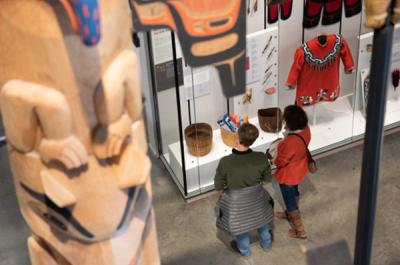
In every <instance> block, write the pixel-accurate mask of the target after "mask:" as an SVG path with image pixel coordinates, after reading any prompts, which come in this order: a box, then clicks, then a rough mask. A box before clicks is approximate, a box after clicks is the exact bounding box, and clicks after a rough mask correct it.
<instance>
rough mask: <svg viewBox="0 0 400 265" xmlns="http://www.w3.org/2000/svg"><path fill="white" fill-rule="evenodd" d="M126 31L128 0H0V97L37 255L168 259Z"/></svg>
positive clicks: (45, 258)
mask: <svg viewBox="0 0 400 265" xmlns="http://www.w3.org/2000/svg"><path fill="white" fill-rule="evenodd" d="M130 30H131V17H130V13H129V6H128V3H127V1H126V0H113V1H108V0H99V1H93V0H91V1H87V0H81V1H66V0H65V1H64V0H60V1H41V0H18V1H15V0H3V1H0V42H1V45H0V58H1V60H0V64H1V68H0V69H1V72H0V89H1V91H0V107H1V114H2V117H3V121H4V127H5V131H6V135H7V139H8V147H9V148H8V149H9V158H10V163H11V168H12V173H13V177H14V183H15V188H16V193H17V197H18V201H19V205H20V208H21V211H22V214H23V216H24V218H25V220H26V222H27V224H28V226H29V227H30V229H31V230H32V236H31V237H30V238H29V239H28V248H29V253H30V258H31V262H32V264H33V265H43V264H46V265H47V264H62V265H66V264H68V265H85V264H96V265H101V264H104V265H128V264H145V265H153V264H160V261H159V256H158V249H157V238H156V233H155V224H154V215H153V212H152V208H151V202H152V200H151V197H152V191H151V183H150V167H151V163H150V160H149V158H148V157H147V156H146V151H147V146H146V139H145V132H144V123H143V120H142V115H141V112H142V105H141V91H140V81H139V80H140V76H139V63H138V60H137V57H136V54H135V53H134V52H133V51H132V42H131V34H130ZM100 32H101V35H100ZM75 33H79V35H78V34H75Z"/></svg>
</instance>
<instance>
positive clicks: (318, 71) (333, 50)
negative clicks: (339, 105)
mask: <svg viewBox="0 0 400 265" xmlns="http://www.w3.org/2000/svg"><path fill="white" fill-rule="evenodd" d="M340 58H341V59H342V61H343V64H344V68H345V71H346V72H351V71H352V70H353V69H354V61H353V57H352V55H351V52H350V49H349V46H348V44H347V42H346V40H345V39H344V38H343V37H342V36H340V35H333V34H332V35H328V36H327V37H326V44H325V45H322V44H320V43H319V42H318V38H314V39H312V40H310V41H308V42H307V43H305V44H303V46H302V47H300V48H298V49H297V51H296V53H295V56H294V62H293V64H292V67H291V69H290V72H289V76H288V80H287V84H288V85H289V86H293V87H294V86H296V85H297V89H296V102H297V105H298V106H307V105H312V104H315V103H318V102H320V101H334V100H336V99H337V97H338V96H339V93H340V80H339V65H340Z"/></svg>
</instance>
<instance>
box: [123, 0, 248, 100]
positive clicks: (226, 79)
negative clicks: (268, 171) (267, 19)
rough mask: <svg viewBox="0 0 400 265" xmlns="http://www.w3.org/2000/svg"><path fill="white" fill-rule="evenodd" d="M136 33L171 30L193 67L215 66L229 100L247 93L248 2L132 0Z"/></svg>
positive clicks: (223, 0)
mask: <svg viewBox="0 0 400 265" xmlns="http://www.w3.org/2000/svg"><path fill="white" fill-rule="evenodd" d="M130 5H131V9H132V13H133V24H134V27H135V29H136V30H150V29H156V28H165V27H168V28H170V29H172V30H174V31H175V32H176V33H177V34H178V37H179V40H180V42H181V44H182V45H181V47H182V50H183V54H184V56H185V59H186V61H187V62H188V64H189V65H190V66H193V67H198V66H204V65H214V66H215V67H216V69H217V70H218V72H219V76H220V79H221V84H222V87H223V90H224V94H225V96H227V97H231V96H235V95H240V94H243V93H244V92H245V41H246V39H245V38H246V30H245V29H246V1H240V0H235V1H231V0H219V1H215V0H203V1H198V0H183V1H176V0H167V1H161V0H150V1H143V0H130Z"/></svg>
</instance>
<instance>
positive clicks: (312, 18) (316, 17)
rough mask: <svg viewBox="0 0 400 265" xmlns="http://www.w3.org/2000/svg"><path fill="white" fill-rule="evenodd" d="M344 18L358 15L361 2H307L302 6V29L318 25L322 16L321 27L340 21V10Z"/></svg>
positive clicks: (315, 0)
mask: <svg viewBox="0 0 400 265" xmlns="http://www.w3.org/2000/svg"><path fill="white" fill-rule="evenodd" d="M343 4H344V10H345V15H346V17H352V16H355V15H357V14H359V13H360V12H361V10H362V0H307V1H306V4H305V6H304V19H303V26H304V28H313V27H316V26H318V25H319V22H320V20H321V16H322V25H324V26H326V25H332V24H335V23H338V22H339V21H340V20H341V19H342V8H343Z"/></svg>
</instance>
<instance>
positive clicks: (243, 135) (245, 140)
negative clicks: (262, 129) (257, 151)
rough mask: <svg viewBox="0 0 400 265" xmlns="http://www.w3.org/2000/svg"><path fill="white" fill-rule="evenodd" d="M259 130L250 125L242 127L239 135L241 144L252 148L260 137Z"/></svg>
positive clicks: (246, 124)
mask: <svg viewBox="0 0 400 265" xmlns="http://www.w3.org/2000/svg"><path fill="white" fill-rule="evenodd" d="M258 134H259V133H258V129H257V127H256V126H254V125H253V124H250V123H245V124H243V125H242V126H240V128H239V131H238V135H239V143H240V144H241V145H244V146H247V147H249V146H251V145H252V144H253V143H254V141H255V140H256V139H257V137H258Z"/></svg>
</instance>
